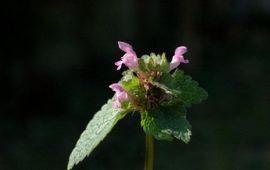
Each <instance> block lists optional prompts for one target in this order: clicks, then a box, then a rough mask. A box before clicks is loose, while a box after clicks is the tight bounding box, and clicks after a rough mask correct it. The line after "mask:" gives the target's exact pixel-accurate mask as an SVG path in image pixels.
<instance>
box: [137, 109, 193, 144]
mask: <svg viewBox="0 0 270 170" xmlns="http://www.w3.org/2000/svg"><path fill="white" fill-rule="evenodd" d="M141 124H142V126H143V128H144V131H145V132H146V133H148V134H152V135H153V136H154V137H155V138H156V139H158V140H172V138H173V137H175V138H177V139H179V140H182V141H183V142H185V143H188V142H189V140H190V137H191V125H190V124H189V122H188V121H187V119H186V117H185V116H183V114H181V113H180V111H179V110H175V109H174V110H173V109H168V108H166V107H156V108H154V109H151V110H149V111H148V112H147V113H145V114H144V117H143V118H142V122H141Z"/></svg>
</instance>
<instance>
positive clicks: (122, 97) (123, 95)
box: [109, 83, 129, 108]
mask: <svg viewBox="0 0 270 170" xmlns="http://www.w3.org/2000/svg"><path fill="white" fill-rule="evenodd" d="M109 87H110V88H111V89H112V90H113V91H114V92H115V97H116V98H115V101H114V102H113V103H112V105H113V107H114V108H120V107H121V104H122V102H124V101H127V100H128V99H129V97H128V94H127V92H126V91H125V90H124V89H123V87H122V86H121V85H120V84H119V83H114V84H112V85H110V86H109Z"/></svg>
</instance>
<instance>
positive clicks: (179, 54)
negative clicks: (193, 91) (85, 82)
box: [109, 41, 189, 108]
mask: <svg viewBox="0 0 270 170" xmlns="http://www.w3.org/2000/svg"><path fill="white" fill-rule="evenodd" d="M118 46H119V48H120V49H121V50H122V51H124V52H125V54H124V55H123V56H122V57H121V60H120V61H117V62H115V65H116V66H117V70H120V69H121V68H122V65H123V64H124V65H125V66H127V67H128V68H129V69H130V70H132V71H133V72H135V74H136V75H137V76H138V77H139V78H140V81H142V82H146V83H145V85H144V88H145V89H146V90H148V89H149V88H151V85H149V84H147V82H148V80H147V79H151V78H150V77H151V76H154V77H155V76H160V75H161V74H162V72H164V71H165V72H170V71H172V70H174V69H176V68H177V67H178V66H179V65H180V64H181V63H189V61H188V60H186V59H184V56H183V54H184V53H186V52H187V48H186V47H184V46H180V47H177V48H176V50H175V53H174V56H173V57H172V60H171V62H170V63H169V64H168V63H167V59H166V57H165V55H162V57H160V56H159V55H158V56H156V55H155V54H153V53H152V54H150V56H154V57H152V58H151V57H149V56H147V57H145V56H142V58H143V57H145V58H144V60H145V61H146V62H147V63H150V66H148V68H145V67H146V66H145V63H140V58H138V57H137V54H136V52H135V51H134V50H133V48H132V46H131V45H130V44H128V43H125V42H121V41H119V42H118ZM156 58H158V59H156ZM162 62H163V63H162ZM167 65H168V68H167V67H166V66H167ZM149 67H150V68H149ZM162 67H165V69H162ZM150 75H151V76H150ZM109 87H110V88H111V89H112V90H113V91H114V92H115V98H114V102H113V107H114V108H121V107H122V103H123V102H124V101H129V100H130V99H132V98H133V96H132V95H130V94H128V92H127V91H126V90H125V89H124V88H123V87H122V85H121V83H114V84H112V85H110V86H109Z"/></svg>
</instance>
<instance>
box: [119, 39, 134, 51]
mask: <svg viewBox="0 0 270 170" xmlns="http://www.w3.org/2000/svg"><path fill="white" fill-rule="evenodd" d="M118 47H119V48H120V49H121V50H123V51H125V52H126V53H128V52H131V51H133V48H132V46H131V45H130V44H128V43H125V42H122V41H118Z"/></svg>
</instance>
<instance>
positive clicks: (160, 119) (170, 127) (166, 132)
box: [68, 53, 207, 170]
mask: <svg viewBox="0 0 270 170" xmlns="http://www.w3.org/2000/svg"><path fill="white" fill-rule="evenodd" d="M138 62H139V67H138V68H136V69H137V70H136V69H135V70H134V69H132V70H127V71H125V72H124V73H123V77H122V79H121V80H120V81H119V83H118V86H119V89H116V90H115V91H116V95H115V97H114V98H113V99H112V100H113V101H111V100H109V101H108V103H107V104H105V105H104V106H103V107H102V108H101V110H100V111H98V112H97V113H96V114H95V116H94V117H93V119H92V120H91V121H90V122H89V124H88V125H87V127H86V129H85V131H84V132H83V133H82V134H81V136H80V138H79V140H78V142H77V144H76V146H75V148H74V149H73V151H72V153H71V155H70V158H69V163H68V170H70V169H71V168H72V167H73V166H74V165H76V164H78V163H79V162H80V161H82V160H83V159H84V158H85V157H86V156H88V155H89V154H90V153H91V152H92V151H93V149H94V148H95V147H96V146H97V145H98V144H99V143H100V142H101V141H102V140H103V139H104V138H105V137H106V135H107V134H108V133H109V132H110V130H111V129H112V128H113V126H114V125H115V124H116V123H117V121H118V120H119V119H121V118H122V117H124V116H125V114H126V113H128V112H140V114H141V125H142V127H143V129H144V131H145V133H147V134H149V135H153V136H154V137H155V138H156V139H158V140H169V141H171V140H173V138H176V139H178V140H182V141H183V142H185V143H188V142H189V140H190V138H191V125H190V124H189V122H188V121H187V119H186V115H187V108H188V107H190V106H191V105H192V104H197V103H200V102H201V101H202V100H204V99H206V98H207V93H206V91H205V90H204V89H202V88H201V87H199V86H198V83H197V82H196V81H194V80H192V78H191V77H190V76H187V75H184V72H183V71H180V70H178V69H176V70H175V72H174V73H173V74H170V72H169V63H168V62H167V59H166V57H165V54H162V55H156V54H154V53H151V54H150V55H144V56H142V58H139V59H138ZM118 91H120V92H118ZM123 94H124V95H125V96H124V98H122V97H123V96H121V95H123ZM120 99H121V100H120ZM120 101H121V105H120V106H119V107H121V108H119V109H115V108H112V102H120ZM117 104H118V103H117ZM117 107H118V106H117Z"/></svg>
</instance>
